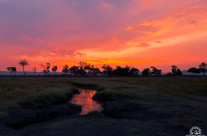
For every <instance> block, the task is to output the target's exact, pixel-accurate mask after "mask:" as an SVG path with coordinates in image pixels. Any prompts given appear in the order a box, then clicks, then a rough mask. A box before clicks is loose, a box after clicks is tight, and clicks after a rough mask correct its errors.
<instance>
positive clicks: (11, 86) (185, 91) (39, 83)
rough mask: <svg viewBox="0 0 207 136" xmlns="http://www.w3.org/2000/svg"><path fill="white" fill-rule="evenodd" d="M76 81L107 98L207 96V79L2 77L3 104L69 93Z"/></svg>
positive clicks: (0, 84) (0, 86) (0, 96)
mask: <svg viewBox="0 0 207 136" xmlns="http://www.w3.org/2000/svg"><path fill="white" fill-rule="evenodd" d="M74 83H80V84H96V85H97V86H96V88H97V89H99V90H101V91H99V92H98V94H97V95H103V96H105V97H123V98H132V99H150V98H154V97H160V96H169V95H170V96H176V97H185V98H186V97H188V96H190V95H202V96H207V79H206V78H183V77H168V78H0V107H1V108H2V107H5V106H8V105H15V104H16V103H18V102H22V101H32V100H34V99H38V98H43V97H45V96H58V95H60V96H61V95H65V94H67V93H70V92H71V91H72V90H74V89H75V88H76V87H75V85H74ZM103 88H104V89H103Z"/></svg>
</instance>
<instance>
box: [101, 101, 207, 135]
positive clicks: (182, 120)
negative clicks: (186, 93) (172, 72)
mask: <svg viewBox="0 0 207 136" xmlns="http://www.w3.org/2000/svg"><path fill="white" fill-rule="evenodd" d="M206 106H207V104H206V103H205V102H202V101H194V100H191V99H179V98H173V97H169V98H167V97H166V98H159V99H155V100H151V101H137V100H130V99H116V100H114V101H109V102H106V103H105V104H104V105H103V111H102V113H103V114H104V115H106V116H109V117H113V118H116V119H132V120H137V121H144V122H151V121H153V122H159V123H161V124H164V125H165V126H166V127H168V129H172V130H174V131H188V130H189V129H190V128H191V127H193V126H195V125H197V126H200V127H202V128H205V126H206V125H207V117H206V114H207V109H206V108H205V107H206ZM204 132H207V131H206V130H204Z"/></svg>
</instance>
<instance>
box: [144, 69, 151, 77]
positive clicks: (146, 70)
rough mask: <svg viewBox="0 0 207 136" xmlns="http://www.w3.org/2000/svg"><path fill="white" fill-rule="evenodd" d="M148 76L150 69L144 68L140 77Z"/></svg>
mask: <svg viewBox="0 0 207 136" xmlns="http://www.w3.org/2000/svg"><path fill="white" fill-rule="evenodd" d="M149 75H150V69H149V68H145V69H144V70H143V71H142V76H149Z"/></svg>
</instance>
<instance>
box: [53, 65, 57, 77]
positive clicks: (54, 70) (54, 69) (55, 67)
mask: <svg viewBox="0 0 207 136" xmlns="http://www.w3.org/2000/svg"><path fill="white" fill-rule="evenodd" d="M57 69H58V67H57V66H53V68H52V71H53V72H54V75H55V73H56V71H57Z"/></svg>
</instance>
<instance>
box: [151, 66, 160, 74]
mask: <svg viewBox="0 0 207 136" xmlns="http://www.w3.org/2000/svg"><path fill="white" fill-rule="evenodd" d="M151 69H152V71H151V74H152V75H155V76H160V75H161V74H162V70H159V69H157V68H156V67H154V66H151Z"/></svg>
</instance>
